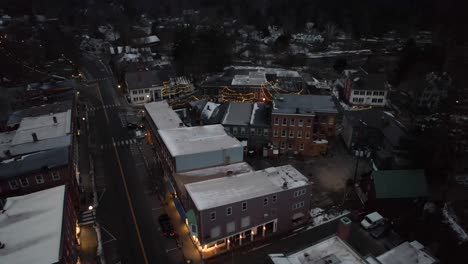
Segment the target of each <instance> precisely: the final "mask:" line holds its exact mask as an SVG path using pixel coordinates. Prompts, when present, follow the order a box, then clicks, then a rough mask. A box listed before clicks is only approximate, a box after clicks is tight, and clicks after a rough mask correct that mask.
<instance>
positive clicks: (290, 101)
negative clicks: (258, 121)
mask: <svg viewBox="0 0 468 264" xmlns="http://www.w3.org/2000/svg"><path fill="white" fill-rule="evenodd" d="M337 113H338V110H337V108H336V105H335V103H334V101H333V98H332V97H331V96H327V95H296V94H280V95H277V96H275V97H274V98H273V106H272V114H271V129H272V133H271V148H272V150H273V151H272V154H281V153H288V154H303V155H309V156H316V155H319V154H321V153H326V151H327V149H328V141H327V138H329V137H333V136H334V135H335V130H336V116H337Z"/></svg>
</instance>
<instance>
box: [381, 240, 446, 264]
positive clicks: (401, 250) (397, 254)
mask: <svg viewBox="0 0 468 264" xmlns="http://www.w3.org/2000/svg"><path fill="white" fill-rule="evenodd" d="M377 259H378V260H379V261H380V263H382V264H432V263H438V260H437V259H436V258H434V257H433V256H431V255H430V254H429V253H427V252H426V251H425V250H424V246H423V245H422V244H421V243H419V242H418V241H413V242H411V243H409V242H404V243H402V244H401V245H399V246H397V247H396V248H393V249H391V250H389V251H387V252H385V253H384V254H382V255H380V256H378V257H377Z"/></svg>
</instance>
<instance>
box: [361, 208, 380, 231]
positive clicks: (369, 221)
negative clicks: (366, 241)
mask: <svg viewBox="0 0 468 264" xmlns="http://www.w3.org/2000/svg"><path fill="white" fill-rule="evenodd" d="M384 222H385V218H383V216H381V215H380V214H379V213H377V212H373V213H370V214H368V215H366V217H364V219H363V220H362V221H361V226H362V227H363V228H364V229H366V230H369V229H372V228H375V227H377V226H379V225H382V224H384Z"/></svg>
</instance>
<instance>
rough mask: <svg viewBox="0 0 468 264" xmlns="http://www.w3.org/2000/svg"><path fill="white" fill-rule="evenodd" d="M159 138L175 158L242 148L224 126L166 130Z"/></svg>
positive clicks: (160, 131)
mask: <svg viewBox="0 0 468 264" xmlns="http://www.w3.org/2000/svg"><path fill="white" fill-rule="evenodd" d="M159 136H160V137H161V138H162V140H163V141H164V144H165V145H166V147H167V149H168V150H169V152H170V153H171V155H172V156H173V157H176V156H183V155H190V154H196V153H204V152H210V151H217V150H223V149H230V148H239V147H241V144H240V142H239V140H237V139H236V138H234V137H232V136H230V135H228V134H227V133H226V131H225V130H224V127H223V126H222V125H209V126H198V127H181V128H174V129H164V130H159Z"/></svg>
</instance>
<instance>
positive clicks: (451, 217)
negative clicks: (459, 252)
mask: <svg viewBox="0 0 468 264" xmlns="http://www.w3.org/2000/svg"><path fill="white" fill-rule="evenodd" d="M442 213H443V215H444V218H445V221H444V222H445V223H446V224H448V225H449V226H450V228H452V230H453V231H454V232H455V233H456V234H457V236H458V239H459V243H463V242H465V241H468V234H466V232H465V230H463V228H462V227H461V226H460V225H459V224H458V223H457V217H456V215H455V214H454V213H453V211H452V210H451V208H450V207H449V206H448V205H447V204H445V205H444V209H443V210H442Z"/></svg>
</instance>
